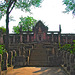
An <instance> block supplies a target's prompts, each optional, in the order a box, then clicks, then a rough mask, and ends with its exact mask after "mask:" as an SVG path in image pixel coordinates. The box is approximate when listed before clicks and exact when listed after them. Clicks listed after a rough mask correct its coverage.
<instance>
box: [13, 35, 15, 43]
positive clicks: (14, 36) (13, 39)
mask: <svg viewBox="0 0 75 75" xmlns="http://www.w3.org/2000/svg"><path fill="white" fill-rule="evenodd" d="M13 43H15V35H14V36H13Z"/></svg>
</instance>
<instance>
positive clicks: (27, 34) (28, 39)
mask: <svg viewBox="0 0 75 75" xmlns="http://www.w3.org/2000/svg"><path fill="white" fill-rule="evenodd" d="M27 42H29V34H27Z"/></svg>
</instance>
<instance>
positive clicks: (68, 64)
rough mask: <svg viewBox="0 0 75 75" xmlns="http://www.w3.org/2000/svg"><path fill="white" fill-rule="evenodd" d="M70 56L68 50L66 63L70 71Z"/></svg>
mask: <svg viewBox="0 0 75 75" xmlns="http://www.w3.org/2000/svg"><path fill="white" fill-rule="evenodd" d="M69 56H70V53H69V52H67V54H66V61H67V62H66V63H67V70H68V71H70V63H69Z"/></svg>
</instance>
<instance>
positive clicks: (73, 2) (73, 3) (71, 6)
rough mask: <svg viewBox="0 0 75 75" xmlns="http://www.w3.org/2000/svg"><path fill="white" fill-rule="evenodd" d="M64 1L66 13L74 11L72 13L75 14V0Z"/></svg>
mask: <svg viewBox="0 0 75 75" xmlns="http://www.w3.org/2000/svg"><path fill="white" fill-rule="evenodd" d="M63 3H64V4H65V5H66V8H65V10H66V11H64V13H69V12H70V11H72V14H73V15H75V0H63Z"/></svg>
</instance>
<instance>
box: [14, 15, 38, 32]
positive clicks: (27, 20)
mask: <svg viewBox="0 0 75 75" xmlns="http://www.w3.org/2000/svg"><path fill="white" fill-rule="evenodd" d="M36 22H37V20H35V19H34V18H33V17H29V16H27V17H20V22H19V23H18V26H14V27H13V30H14V32H15V33H20V32H19V30H20V27H21V25H22V30H23V31H32V27H33V26H34V25H35V23H36Z"/></svg>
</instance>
